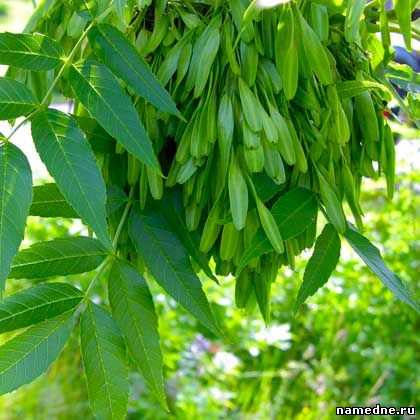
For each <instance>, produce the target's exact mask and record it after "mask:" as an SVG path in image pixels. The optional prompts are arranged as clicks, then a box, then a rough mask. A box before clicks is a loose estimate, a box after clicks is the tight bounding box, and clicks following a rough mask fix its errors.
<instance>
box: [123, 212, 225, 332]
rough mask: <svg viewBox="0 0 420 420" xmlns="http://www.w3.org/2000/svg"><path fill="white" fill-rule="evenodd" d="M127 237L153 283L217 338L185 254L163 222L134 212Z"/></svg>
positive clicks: (159, 218) (207, 308)
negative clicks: (128, 236) (152, 278)
mask: <svg viewBox="0 0 420 420" xmlns="http://www.w3.org/2000/svg"><path fill="white" fill-rule="evenodd" d="M129 232H130V237H131V240H132V241H133V243H134V244H135V246H136V249H137V252H138V253H139V254H140V255H141V256H142V257H143V259H144V261H145V263H146V266H147V268H148V269H149V270H150V272H151V274H152V275H153V277H154V278H155V280H156V281H157V282H158V283H159V284H160V285H161V286H162V287H163V288H164V289H165V290H166V291H167V292H168V293H169V294H170V295H171V296H172V297H173V298H174V299H175V300H176V301H177V302H179V303H180V304H181V305H183V306H184V307H185V309H187V310H188V311H189V312H191V313H192V314H193V315H194V316H195V317H196V318H197V319H198V320H199V321H200V322H201V323H202V324H203V325H205V326H206V327H207V328H208V329H209V330H211V331H212V332H213V333H215V334H217V335H220V331H219V328H218V327H217V325H216V322H215V320H214V318H213V314H212V313H211V310H210V306H209V303H208V301H207V298H206V295H205V294H204V292H203V289H202V287H201V283H200V280H199V278H198V277H197V276H196V275H195V273H194V272H193V270H192V267H191V263H190V261H189V258H188V254H187V252H186V251H185V249H184V247H183V245H182V243H181V242H180V240H179V239H178V237H177V236H176V235H175V233H174V232H173V231H172V230H171V228H170V227H169V225H168V224H167V222H166V220H165V219H164V218H163V216H161V215H160V214H157V213H156V212H153V211H146V212H143V213H141V212H140V211H139V209H138V207H135V208H133V211H132V213H131V217H130V227H129Z"/></svg>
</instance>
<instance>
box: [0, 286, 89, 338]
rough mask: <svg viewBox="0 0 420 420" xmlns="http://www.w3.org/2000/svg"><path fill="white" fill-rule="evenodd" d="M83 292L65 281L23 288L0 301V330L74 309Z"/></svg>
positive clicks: (0, 332) (6, 329) (17, 326)
mask: <svg viewBox="0 0 420 420" xmlns="http://www.w3.org/2000/svg"><path fill="white" fill-rule="evenodd" d="M82 298H83V293H82V292H81V291H80V290H79V289H76V288H75V287H73V286H71V285H70V284H66V283H47V284H38V285H36V286H33V287H30V288H29V289H25V290H23V291H21V292H19V293H16V294H14V295H12V296H10V297H8V298H6V299H5V300H4V301H3V302H2V303H1V304H0V334H2V333H4V332H7V331H13V330H17V329H19V328H24V327H28V326H30V325H34V324H37V323H38V322H41V321H45V320H46V319H50V318H54V317H56V316H58V315H61V314H64V313H65V312H68V311H70V310H72V309H74V308H75V307H76V306H77V305H78V303H79V302H80V301H81V300H82Z"/></svg>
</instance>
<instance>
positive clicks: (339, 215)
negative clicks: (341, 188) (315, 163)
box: [317, 170, 347, 234]
mask: <svg viewBox="0 0 420 420" xmlns="http://www.w3.org/2000/svg"><path fill="white" fill-rule="evenodd" d="M317 173H318V181H319V190H320V194H321V199H322V202H323V203H324V206H325V210H326V211H327V214H328V217H329V218H330V219H331V223H332V224H333V225H334V227H335V228H336V229H337V231H338V232H340V233H341V234H343V233H344V232H345V231H346V228H347V222H346V218H345V216H344V211H343V207H342V206H341V203H340V200H339V199H338V196H337V194H336V192H335V191H334V189H333V188H332V187H331V185H330V184H329V183H328V181H327V180H326V179H325V177H324V175H322V173H321V172H320V171H319V170H317Z"/></svg>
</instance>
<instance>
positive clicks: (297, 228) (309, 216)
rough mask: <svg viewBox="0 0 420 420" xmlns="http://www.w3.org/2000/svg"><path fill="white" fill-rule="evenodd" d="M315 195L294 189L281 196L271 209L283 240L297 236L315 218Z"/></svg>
mask: <svg viewBox="0 0 420 420" xmlns="http://www.w3.org/2000/svg"><path fill="white" fill-rule="evenodd" d="M317 212H318V204H317V200H316V195H315V194H314V193H313V192H312V191H310V190H308V189H306V188H300V187H298V188H294V189H293V190H290V191H288V192H287V193H286V194H284V195H283V196H281V197H280V198H279V199H278V200H277V201H276V202H275V203H274V205H273V207H272V208H271V213H272V214H273V216H274V219H275V220H276V222H277V224H278V226H279V230H280V233H281V236H282V238H283V239H284V240H286V239H291V238H294V237H296V236H299V235H300V234H301V233H302V232H303V231H304V230H305V229H306V228H307V227H308V226H309V225H310V224H311V223H312V222H313V221H314V220H315V218H316V215H317Z"/></svg>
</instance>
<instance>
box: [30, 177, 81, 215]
mask: <svg viewBox="0 0 420 420" xmlns="http://www.w3.org/2000/svg"><path fill="white" fill-rule="evenodd" d="M29 214H30V215H31V216H40V217H66V218H71V219H73V218H76V219H77V218H79V217H80V216H79V215H78V214H77V213H76V212H75V211H74V209H73V207H71V206H70V204H68V203H67V201H66V199H65V198H64V196H63V194H61V192H60V190H59V189H58V187H57V184H44V185H37V186H35V187H34V197H33V199H32V204H31V208H30V210H29Z"/></svg>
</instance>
